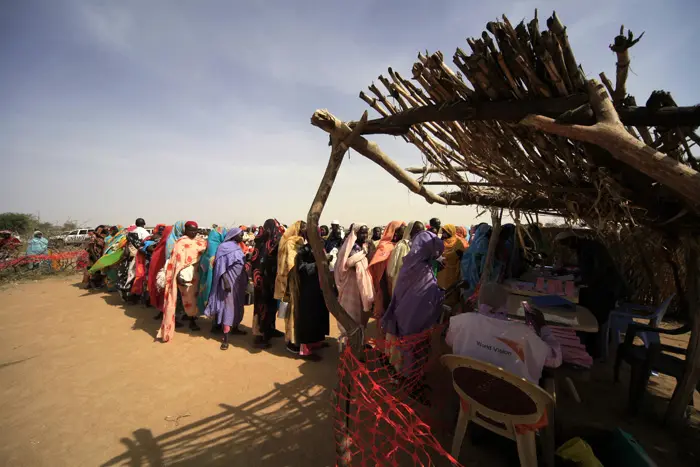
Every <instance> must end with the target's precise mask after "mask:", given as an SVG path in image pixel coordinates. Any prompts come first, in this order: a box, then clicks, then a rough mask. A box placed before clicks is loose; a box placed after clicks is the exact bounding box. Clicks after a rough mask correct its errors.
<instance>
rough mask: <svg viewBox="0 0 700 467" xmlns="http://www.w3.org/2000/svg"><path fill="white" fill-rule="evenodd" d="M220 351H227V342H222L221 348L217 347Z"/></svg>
mask: <svg viewBox="0 0 700 467" xmlns="http://www.w3.org/2000/svg"><path fill="white" fill-rule="evenodd" d="M219 348H220V349H221V350H228V342H222V343H221V347H219Z"/></svg>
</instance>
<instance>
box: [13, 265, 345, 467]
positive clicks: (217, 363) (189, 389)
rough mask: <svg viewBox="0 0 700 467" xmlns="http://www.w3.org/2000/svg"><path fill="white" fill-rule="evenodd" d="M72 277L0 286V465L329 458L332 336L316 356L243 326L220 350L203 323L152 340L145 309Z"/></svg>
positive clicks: (328, 461)
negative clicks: (257, 340) (301, 356)
mask: <svg viewBox="0 0 700 467" xmlns="http://www.w3.org/2000/svg"><path fill="white" fill-rule="evenodd" d="M78 281H79V278H76V277H68V278H57V279H47V280H43V281H39V282H31V283H25V284H19V285H14V286H7V287H4V288H3V289H2V290H0V336H1V339H0V413H1V414H2V417H1V418H0V427H2V433H3V442H2V443H1V445H0V465H6V466H48V465H51V466H71V467H77V466H96V465H104V466H109V465H129V466H160V465H169V466H170V465H178V466H190V465H191V466H194V465H197V466H201V465H207V466H219V465H222V466H223V465H226V466H238V465H240V466H251V467H253V466H268V467H273V466H274V467H278V466H327V465H328V466H330V465H334V464H335V448H334V444H333V431H332V420H331V402H330V390H331V387H332V385H333V384H334V381H335V370H336V360H337V345H335V340H332V341H331V344H333V345H331V347H330V348H327V349H324V350H322V353H323V357H324V360H323V361H322V362H314V363H312V362H304V361H300V360H298V359H295V358H290V357H292V355H291V354H289V353H288V352H287V351H286V350H285V349H284V342H283V340H280V341H278V342H275V343H274V345H273V348H272V349H270V350H269V351H263V352H256V351H253V350H252V349H251V347H250V341H251V339H252V338H251V337H250V336H242V337H241V336H236V337H235V338H233V339H232V345H231V347H230V348H229V350H228V351H225V352H222V351H221V350H219V343H218V342H217V340H216V339H217V338H216V337H213V336H210V335H209V332H208V327H209V323H205V324H204V325H203V331H202V332H199V333H196V334H192V333H190V332H189V331H184V330H183V331H182V332H178V333H176V335H175V338H174V340H173V341H172V342H170V343H168V344H161V343H156V342H154V336H155V335H156V332H157V328H158V327H159V322H157V321H155V320H153V316H154V315H155V312H154V311H153V309H152V308H151V309H147V308H143V307H141V306H133V307H126V308H125V307H124V306H123V305H122V303H121V300H120V299H119V298H118V297H117V296H116V295H115V294H106V293H90V292H87V291H84V290H82V289H80V288H78V287H77V282H78ZM251 318H252V310H251V309H246V316H245V319H244V320H243V324H244V327H245V328H246V329H247V330H249V327H250V324H251ZM277 327H278V329H283V327H282V323H281V322H278V324H277ZM332 332H337V331H336V327H335V325H334V324H333V325H332Z"/></svg>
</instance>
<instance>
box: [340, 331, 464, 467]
mask: <svg viewBox="0 0 700 467" xmlns="http://www.w3.org/2000/svg"><path fill="white" fill-rule="evenodd" d="M443 331H444V326H440V327H435V328H433V329H431V330H428V331H426V332H423V333H421V334H416V335H412V336H408V337H403V338H398V339H397V338H394V337H393V336H387V337H386V338H381V339H371V340H370V343H369V345H367V346H365V349H364V350H363V352H362V353H361V355H360V356H359V357H358V356H355V355H353V353H352V351H351V349H350V348H349V347H347V348H345V350H344V351H343V352H342V354H341V356H340V360H339V364H338V380H339V387H338V389H337V391H336V395H335V400H334V403H335V429H336V448H337V452H338V458H337V464H338V465H341V466H359V467H365V466H367V467H369V466H391V467H395V466H409V465H415V466H418V465H445V466H459V465H460V464H459V463H458V462H457V461H456V460H455V459H453V458H452V456H450V454H449V453H447V451H445V449H444V448H443V447H442V445H441V444H440V442H439V441H438V440H437V438H436V437H435V436H434V429H435V428H436V426H438V427H439V428H444V426H440V425H441V423H442V425H449V428H450V429H453V428H454V425H453V422H452V421H446V420H445V419H444V413H445V411H446V407H445V404H444V400H445V397H444V394H445V393H444V391H445V388H444V387H443V388H441V390H440V391H434V390H433V388H431V385H430V381H429V380H430V378H429V377H430V374H431V372H433V371H436V370H439V367H440V365H439V362H438V356H439V352H438V351H437V350H436V347H439V343H440V340H441V336H442V332H443ZM442 376H443V377H444V376H445V375H444V374H443V375H442ZM447 378H448V381H449V380H450V379H451V378H450V376H449V373H447ZM450 389H451V384H449V385H448V386H447V389H446V390H447V391H450ZM454 414H455V415H456V411H455V412H454Z"/></svg>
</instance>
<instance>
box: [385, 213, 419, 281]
mask: <svg viewBox="0 0 700 467" xmlns="http://www.w3.org/2000/svg"><path fill="white" fill-rule="evenodd" d="M416 222H417V221H412V222H409V223H408V225H407V226H406V229H405V230H404V231H403V238H402V239H401V240H399V241H398V243H397V244H396V246H395V247H394V250H393V251H392V252H391V256H389V264H388V265H387V267H386V275H387V278H388V279H389V285H391V290H394V287H396V281H397V280H398V279H399V272H401V266H403V260H404V258H405V257H406V255H407V254H408V252H409V251H411V231H412V230H413V226H414V225H415V223H416Z"/></svg>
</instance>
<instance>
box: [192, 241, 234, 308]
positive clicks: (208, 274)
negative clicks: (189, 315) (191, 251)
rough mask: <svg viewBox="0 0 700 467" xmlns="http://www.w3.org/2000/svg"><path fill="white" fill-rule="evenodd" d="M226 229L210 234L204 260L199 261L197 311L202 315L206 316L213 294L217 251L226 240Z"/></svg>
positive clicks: (203, 254)
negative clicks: (210, 295)
mask: <svg viewBox="0 0 700 467" xmlns="http://www.w3.org/2000/svg"><path fill="white" fill-rule="evenodd" d="M226 232H227V230H226V228H225V227H216V228H213V229H212V230H211V231H210V232H209V238H208V239H207V249H206V251H205V252H204V253H202V258H201V259H200V260H199V293H198V295H197V310H199V313H200V314H204V310H206V308H207V303H208V301H209V294H210V293H211V288H212V282H213V277H214V264H215V261H216V251H217V250H218V249H219V245H221V243H222V242H223V241H224V239H225V238H226Z"/></svg>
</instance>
